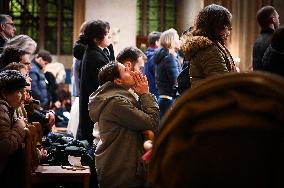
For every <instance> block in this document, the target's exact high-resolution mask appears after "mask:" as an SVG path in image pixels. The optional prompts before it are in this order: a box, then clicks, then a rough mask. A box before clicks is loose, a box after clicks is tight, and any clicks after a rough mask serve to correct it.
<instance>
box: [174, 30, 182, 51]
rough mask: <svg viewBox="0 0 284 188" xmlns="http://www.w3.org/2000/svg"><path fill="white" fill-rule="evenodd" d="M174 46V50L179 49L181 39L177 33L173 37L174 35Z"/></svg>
mask: <svg viewBox="0 0 284 188" xmlns="http://www.w3.org/2000/svg"><path fill="white" fill-rule="evenodd" d="M174 46H175V50H180V46H181V41H180V39H179V36H178V34H177V33H176V34H175V37H174Z"/></svg>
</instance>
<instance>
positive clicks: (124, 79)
mask: <svg viewBox="0 0 284 188" xmlns="http://www.w3.org/2000/svg"><path fill="white" fill-rule="evenodd" d="M118 71H119V76H120V78H117V79H116V80H115V83H117V84H119V85H122V86H124V87H126V88H128V89H129V88H131V87H132V86H134V84H135V81H134V79H133V72H132V71H130V70H129V69H128V68H127V67H125V66H124V65H123V64H121V63H118Z"/></svg>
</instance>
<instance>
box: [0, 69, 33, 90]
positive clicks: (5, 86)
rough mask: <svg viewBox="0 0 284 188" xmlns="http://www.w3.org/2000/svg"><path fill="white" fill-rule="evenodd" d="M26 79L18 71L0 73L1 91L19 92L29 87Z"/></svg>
mask: <svg viewBox="0 0 284 188" xmlns="http://www.w3.org/2000/svg"><path fill="white" fill-rule="evenodd" d="M29 85H30V84H29V83H27V81H26V79H25V77H24V76H23V75H22V74H21V73H20V72H19V71H16V70H5V71H2V72H0V89H1V90H10V91H14V90H18V89H23V88H24V87H25V86H29Z"/></svg>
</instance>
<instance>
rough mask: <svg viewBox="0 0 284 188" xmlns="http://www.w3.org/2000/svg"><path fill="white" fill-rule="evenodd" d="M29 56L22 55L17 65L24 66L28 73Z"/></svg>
mask: <svg viewBox="0 0 284 188" xmlns="http://www.w3.org/2000/svg"><path fill="white" fill-rule="evenodd" d="M30 58H31V55H30V54H24V55H22V56H21V61H20V62H19V63H21V64H23V65H25V67H26V69H27V72H28V73H29V72H30V70H31V60H30Z"/></svg>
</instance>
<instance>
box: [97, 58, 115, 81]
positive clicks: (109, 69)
mask: <svg viewBox="0 0 284 188" xmlns="http://www.w3.org/2000/svg"><path fill="white" fill-rule="evenodd" d="M118 63H119V62H117V61H112V62H110V63H108V64H106V65H105V66H103V67H102V68H101V69H100V72H99V75H98V80H99V84H100V85H103V84H104V83H106V82H108V81H110V82H113V81H114V80H115V79H116V78H120V74H119V70H118Z"/></svg>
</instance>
